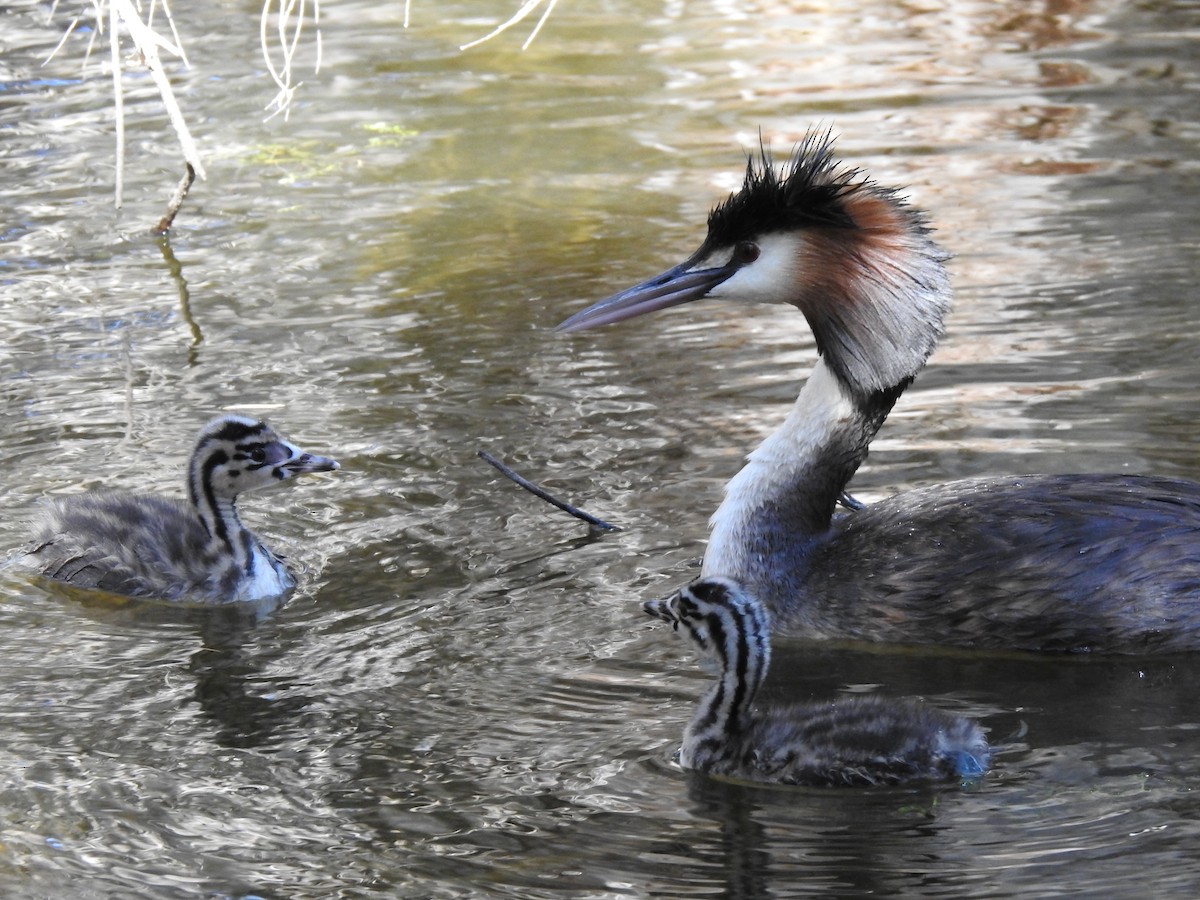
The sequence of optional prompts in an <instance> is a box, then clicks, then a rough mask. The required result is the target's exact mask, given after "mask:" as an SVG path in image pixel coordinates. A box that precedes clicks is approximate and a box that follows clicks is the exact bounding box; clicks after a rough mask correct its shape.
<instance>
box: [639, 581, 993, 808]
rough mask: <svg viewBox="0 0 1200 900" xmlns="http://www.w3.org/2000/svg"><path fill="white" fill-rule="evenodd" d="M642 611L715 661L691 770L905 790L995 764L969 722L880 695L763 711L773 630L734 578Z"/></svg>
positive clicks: (697, 721) (691, 734)
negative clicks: (760, 700)
mask: <svg viewBox="0 0 1200 900" xmlns="http://www.w3.org/2000/svg"><path fill="white" fill-rule="evenodd" d="M643 609H645V611H646V612H647V613H649V614H650V615H652V616H654V617H656V618H658V619H662V620H663V621H664V622H668V623H669V624H670V625H671V626H672V627H673V628H674V629H675V630H676V631H677V632H680V633H682V634H683V635H684V636H685V637H686V638H687V639H688V640H690V641H691V643H692V644H694V645H695V647H696V649H697V651H698V652H699V653H701V654H702V655H703V656H704V657H707V658H708V659H710V660H712V661H713V662H715V663H716V668H717V683H716V684H714V685H713V686H712V687H711V688H709V690H708V692H707V693H706V694H705V695H704V697H703V699H701V701H700V704H699V706H697V708H696V713H695V715H694V716H693V717H692V721H691V724H690V725H688V727H687V730H686V731H685V732H684V735H683V748H682V749H681V750H680V752H679V762H680V764H681V765H682V766H684V767H685V768H688V769H697V770H699V771H701V772H709V773H712V774H714V775H727V776H730V777H733V778H745V779H749V780H752V781H765V782H771V783H776V784H799V785H871V784H900V783H902V782H909V781H918V780H941V779H949V778H971V777H975V776H978V775H982V774H983V773H984V772H985V771H987V768H988V763H989V761H990V758H991V751H990V750H989V748H988V744H987V740H986V739H985V738H984V735H983V731H982V729H980V727H979V726H978V725H976V724H975V723H974V722H972V721H971V720H970V719H965V718H963V717H962V716H956V715H952V714H950V713H947V712H943V711H942V710H939V709H934V708H931V707H928V706H925V705H923V704H919V703H914V702H912V701H908V700H893V699H888V698H885V697H880V696H877V695H874V694H871V695H857V696H848V697H842V698H839V699H837V700H834V701H830V702H827V703H806V704H796V705H793V706H781V707H770V708H766V709H758V708H756V707H755V706H754V698H755V695H756V694H757V693H758V689H759V686H760V685H761V684H762V682H763V679H764V678H765V677H766V675H767V667H768V665H769V663H770V659H771V634H770V625H769V622H768V619H767V613H766V610H764V609H763V608H762V606H761V604H759V602H758V601H757V600H755V599H754V598H753V597H752V596H750V595H749V594H747V593H746V592H745V591H744V590H742V588H741V587H740V586H739V585H738V584H737V583H736V582H734V581H732V580H730V579H728V578H703V577H701V578H699V579H697V580H696V581H693V582H692V583H691V584H689V585H687V586H686V587H684V588H682V589H680V590H679V591H677V592H676V593H674V594H672V595H671V596H670V597H666V598H665V599H662V600H649V601H647V602H646V603H645V604H644V605H643Z"/></svg>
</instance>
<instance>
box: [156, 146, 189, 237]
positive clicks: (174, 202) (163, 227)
mask: <svg viewBox="0 0 1200 900" xmlns="http://www.w3.org/2000/svg"><path fill="white" fill-rule="evenodd" d="M184 165H185V166H187V171H186V172H184V173H183V178H182V179H180V181H179V187H177V188H175V193H174V194H173V195H172V196H171V202H170V203H168V204H167V214H166V215H165V216H163V217H162V218H161V219H159V220H158V227H157V228H155V229H154V234H166V233H167V232H168V231H170V230H171V225H172V224H173V223H174V222H175V215H176V214H177V213H178V212H179V207H181V206H183V200H184V198H185V197H186V196H187V195H188V191H189V190H191V187H192V182H193V181H195V180H196V170H195V169H193V168H192V164H191V163H184Z"/></svg>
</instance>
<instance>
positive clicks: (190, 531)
mask: <svg viewBox="0 0 1200 900" xmlns="http://www.w3.org/2000/svg"><path fill="white" fill-rule="evenodd" d="M336 468H338V464H337V462H336V461H335V460H332V459H330V458H328V457H325V456H316V455H313V454H311V453H305V452H304V451H302V450H301V449H299V448H298V447H296V446H295V445H293V444H291V443H289V442H287V441H286V440H284V439H283V438H282V437H280V436H279V434H277V433H276V432H275V430H274V429H273V428H271V426H270V425H268V424H267V423H266V422H262V421H258V420H255V419H251V418H247V417H245V416H239V415H224V416H220V417H218V418H216V419H213V420H212V421H211V422H209V423H208V424H207V425H205V426H204V428H202V429H201V431H200V434H199V436H198V438H197V440H196V445H195V449H194V450H193V451H192V456H191V460H190V462H189V464H188V482H187V489H188V499H187V500H186V501H185V500H174V499H170V498H167V497H159V496H156V495H153V494H129V493H121V492H114V491H96V492H92V493H87V494H79V495H75V496H70V497H63V498H60V499H57V500H54V501H52V502H51V503H50V504H49V506H48V507H47V508H46V509H45V510H44V511H43V513H42V515H41V519H40V522H39V523H38V526H37V530H36V538H35V542H34V545H33V546H32V547H31V549H30V550H29V551H28V553H27V558H26V561H27V562H28V563H30V564H32V565H33V566H36V567H37V569H38V570H39V571H40V573H41V574H42V575H44V576H46V577H48V578H51V579H54V580H57V581H62V582H65V583H67V584H71V585H74V586H76V587H84V588H94V589H99V590H105V591H110V592H112V593H116V594H124V595H127V596H133V597H153V598H157V599H163V600H194V601H201V602H225V601H241V600H260V599H264V598H268V597H274V596H278V595H280V594H283V593H285V592H286V591H288V590H290V589H291V588H292V587H294V586H295V578H294V577H293V576H292V574H291V573H290V572H289V571H288V569H287V567H286V566H285V565H284V564H283V562H282V561H281V560H280V559H279V558H278V557H276V556H275V555H274V554H273V553H272V552H271V551H270V550H268V549H267V548H266V547H265V546H264V545H263V543H262V542H261V541H260V540H259V539H258V537H257V536H256V535H255V534H254V533H253V532H252V531H250V530H249V529H248V528H246V527H245V526H244V525H243V524H242V521H241V519H240V518H239V517H238V513H237V508H236V505H235V501H236V499H237V497H238V495H239V494H241V493H243V492H245V491H248V490H255V489H257V488H263V487H268V486H270V485H274V484H279V483H280V482H283V481H286V480H288V479H290V478H293V477H295V476H296V475H302V474H305V473H307V472H329V471H332V470H334V469H336Z"/></svg>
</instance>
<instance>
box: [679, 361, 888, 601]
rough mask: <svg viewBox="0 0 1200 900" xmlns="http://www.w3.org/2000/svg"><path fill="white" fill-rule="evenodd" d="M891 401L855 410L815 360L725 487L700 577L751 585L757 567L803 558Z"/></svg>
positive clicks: (829, 372)
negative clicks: (774, 426) (782, 414)
mask: <svg viewBox="0 0 1200 900" xmlns="http://www.w3.org/2000/svg"><path fill="white" fill-rule="evenodd" d="M897 396H898V392H897ZM894 399H895V397H894V396H890V395H880V396H879V397H877V398H876V402H875V403H873V404H871V405H867V406H864V405H862V404H860V403H857V402H855V401H854V400H853V399H851V397H850V396H849V395H848V393H847V391H846V390H845V389H844V388H843V387H842V385H841V383H840V382H839V381H838V379H837V378H836V377H835V376H834V374H833V372H832V370H831V369H830V368H829V366H828V365H827V364H826V362H825V360H824V359H823V358H822V359H821V360H819V361H818V362H817V365H816V367H815V368H814V369H813V372H812V374H811V375H810V376H809V378H808V381H807V382H805V384H804V387H803V389H802V390H801V391H800V396H799V397H797V398H796V402H795V404H794V405H793V406H792V410H791V412H790V413H789V414H788V417H787V419H786V420H785V421H784V423H783V425H781V426H780V427H779V429H778V430H776V431H775V432H774V433H773V434H772V435H770V437H768V438H767V439H766V440H765V441H763V443H762V444H761V445H760V446H759V447H758V448H757V449H756V450H754V451H753V452H752V453H751V454H750V455H749V456H748V457H747V460H746V465H745V466H744V467H743V468H742V470H741V471H740V472H738V473H737V474H736V475H735V476H734V477H733V478H732V480H730V482H729V484H728V485H726V487H725V499H724V501H723V502H722V503H721V505H720V507H718V509H717V511H716V513H714V514H713V517H712V519H711V520H710V522H709V526H710V528H711V530H712V534H711V536H710V538H709V543H708V552H707V553H706V554H705V556H704V569H703V574H704V575H705V576H717V575H723V576H728V577H730V578H735V579H740V580H744V581H746V582H747V583H748V584H751V585H754V584H756V583H757V582H759V581H760V580H761V579H760V577H757V576H760V575H761V570H762V569H763V568H764V567H770V566H776V567H777V566H780V565H781V559H780V557H781V554H783V555H789V554H795V553H797V552H803V548H804V546H805V544H806V543H807V540H809V539H812V538H816V537H818V536H820V535H821V534H823V533H824V532H825V531H826V530H827V529H828V527H829V523H830V521H831V520H832V517H833V510H834V506H835V504H836V503H837V498H838V495H839V494H840V493H841V492H842V490H844V488H845V486H846V484H847V482H849V480H850V477H851V476H852V475H853V474H854V472H855V470H856V469H857V468H858V467H859V465H860V464H861V463H862V461H863V459H864V458H866V455H867V446H868V444H869V443H870V441H871V438H872V437H874V435H875V432H876V431H878V429H879V426H880V425H882V423H883V419H884V417H886V415H887V412H888V411H889V410H890V408H891V404H892V402H893V401H894Z"/></svg>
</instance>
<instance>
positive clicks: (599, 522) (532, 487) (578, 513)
mask: <svg viewBox="0 0 1200 900" xmlns="http://www.w3.org/2000/svg"><path fill="white" fill-rule="evenodd" d="M479 458H480V459H482V460H483V461H484V462H485V463H487V464H488V465H489V466H492V467H493V468H494V469H496V471H498V472H499V473H500V474H501V475H503V476H504V477H505V478H508V479H510V480H511V481H515V482H516V483H517V484H519V485H520V486H521V487H523V488H525V490H527V491H529V493H531V494H533V495H534V496H535V497H540V498H541V499H543V500H545V501H546V502H547V503H549V504H550V505H552V506H557V507H558V508H559V509H561V510H562V511H563V512H565V513H568V514H570V515H572V516H574V517H575V518H577V519H582V520H583V521H584V522H587V523H588V525H590V526H591V528H592V529H593V530H594V531H620V530H621V529H620V527H618V526H616V525H611V524H609V523H608V522H605V521H604V520H603V519H597V518H596V517H595V516H593V515H591V514H590V513H585V512H584V511H583V510H581V509H577V508H576V507H574V506H572V505H571V504H569V503H564V502H563V501H562V500H559V499H558V498H557V497H555V496H554V495H553V494H551V493H550V492H549V491H547V490H546V489H545V488H541V487H538V486H537V485H536V484H534V483H533V482H532V481H529V480H528V479H527V478H523V477H522V476H520V475H518V474H517V473H516V472H514V471H513V470H512V469H510V468H509V467H508V466H506V465H505V464H504V463H502V462H500V460H498V459H496V457H494V456H492V454H490V453H488V452H487V451H486V450H480V451H479Z"/></svg>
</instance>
